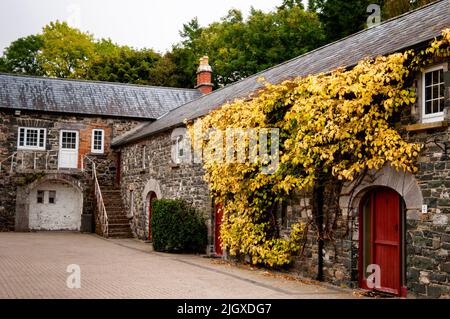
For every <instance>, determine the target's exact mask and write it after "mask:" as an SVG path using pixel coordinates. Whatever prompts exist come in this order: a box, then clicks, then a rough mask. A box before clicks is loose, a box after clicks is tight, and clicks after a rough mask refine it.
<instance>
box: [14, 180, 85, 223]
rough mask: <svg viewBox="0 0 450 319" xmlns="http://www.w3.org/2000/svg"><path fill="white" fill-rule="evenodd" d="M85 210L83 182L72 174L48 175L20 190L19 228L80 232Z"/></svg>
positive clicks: (17, 218)
mask: <svg viewBox="0 0 450 319" xmlns="http://www.w3.org/2000/svg"><path fill="white" fill-rule="evenodd" d="M82 213H83V188H82V184H81V182H80V181H78V180H76V179H74V178H72V177H70V176H68V175H64V174H51V175H46V176H44V177H42V178H40V179H38V180H36V181H34V182H32V183H30V184H28V185H25V186H21V187H18V189H17V198H16V227H15V228H16V231H30V230H37V231H80V229H81V222H82V221H81V220H82Z"/></svg>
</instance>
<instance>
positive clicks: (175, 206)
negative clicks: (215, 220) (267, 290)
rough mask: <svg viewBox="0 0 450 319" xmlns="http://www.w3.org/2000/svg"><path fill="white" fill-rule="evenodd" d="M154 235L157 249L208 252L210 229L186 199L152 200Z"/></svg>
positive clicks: (178, 251) (176, 251) (174, 251)
mask: <svg viewBox="0 0 450 319" xmlns="http://www.w3.org/2000/svg"><path fill="white" fill-rule="evenodd" d="M152 205H153V206H152V237H153V248H154V249H155V250H156V251H161V252H172V253H182V252H187V253H204V252H205V250H206V245H207V234H208V230H207V227H206V222H205V219H204V218H203V216H202V215H201V213H200V212H198V211H197V210H196V209H194V208H193V207H192V206H191V205H189V204H188V203H186V202H185V201H183V200H170V199H161V200H155V201H154V202H153V203H152Z"/></svg>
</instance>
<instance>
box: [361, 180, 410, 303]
mask: <svg viewBox="0 0 450 319" xmlns="http://www.w3.org/2000/svg"><path fill="white" fill-rule="evenodd" d="M401 202H402V199H401V197H400V195H399V194H397V193H396V192H395V191H393V190H390V189H387V188H383V189H379V190H376V191H374V192H372V193H371V194H369V196H368V197H367V198H366V200H365V201H364V202H363V205H362V208H361V214H360V215H361V223H360V224H361V228H360V234H361V238H360V252H361V253H360V256H361V258H360V273H361V274H362V276H360V278H362V280H361V282H360V284H361V287H362V288H366V289H368V285H367V277H368V275H370V274H367V273H366V271H367V267H368V266H369V265H377V266H379V269H380V279H381V280H380V286H381V287H375V288H374V290H379V291H382V292H387V293H392V294H395V295H404V294H405V292H406V289H405V288H402V286H403V278H402V277H403V271H402V269H403V268H402V267H403V262H402V237H403V236H402V216H403V214H402V207H401Z"/></svg>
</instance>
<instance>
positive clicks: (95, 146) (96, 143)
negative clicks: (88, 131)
mask: <svg viewBox="0 0 450 319" xmlns="http://www.w3.org/2000/svg"><path fill="white" fill-rule="evenodd" d="M104 136H105V132H104V131H103V130H93V131H92V153H97V154H103V152H104V148H105V145H104V144H105V141H104V140H105V138H104Z"/></svg>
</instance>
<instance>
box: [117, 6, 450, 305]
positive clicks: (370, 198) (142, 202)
mask: <svg viewBox="0 0 450 319" xmlns="http://www.w3.org/2000/svg"><path fill="white" fill-rule="evenodd" d="M449 12H450V2H449V1H448V0H442V1H436V2H434V3H432V4H430V5H427V6H424V7H422V8H420V9H418V10H415V11H412V12H410V13H407V14H404V15H402V16H399V17H397V18H394V19H391V20H388V21H386V22H383V23H382V24H381V25H379V26H376V27H373V28H370V29H367V30H364V31H361V32H359V33H356V34H354V35H352V36H349V37H347V38H344V39H342V40H340V41H337V42H335V43H332V44H329V45H327V46H324V47H322V48H319V49H317V50H314V51H312V52H309V53H307V54H304V55H302V56H300V57H298V58H295V59H293V60H290V61H288V62H286V63H284V64H281V65H279V66H275V67H273V68H271V69H268V70H266V71H263V72H261V73H259V74H257V75H254V76H251V77H249V78H246V79H244V80H242V81H239V82H237V83H234V84H232V85H229V86H227V87H224V88H221V89H220V90H216V91H214V92H212V93H209V94H206V95H204V96H201V97H199V98H198V99H195V100H193V101H191V102H188V103H186V104H184V105H182V106H180V107H178V108H175V109H173V110H172V111H170V112H168V113H167V114H166V115H164V116H162V117H161V118H160V119H158V120H157V121H155V122H152V123H145V124H140V125H139V126H138V127H137V128H136V129H134V130H132V131H130V132H128V133H127V134H125V135H123V136H120V137H118V138H116V139H114V140H113V142H112V145H113V147H114V148H115V149H117V151H118V152H120V154H121V179H120V184H121V190H122V197H123V202H124V205H125V207H126V211H127V213H128V215H129V217H130V218H131V220H132V224H131V225H132V230H133V232H134V234H135V235H136V236H137V237H139V238H141V239H151V229H150V221H151V201H152V200H153V199H154V198H184V199H186V200H188V201H190V202H191V203H192V204H193V205H195V206H196V207H198V208H199V209H201V210H202V211H203V212H204V214H205V217H207V219H208V224H209V229H210V231H209V232H210V241H209V243H210V245H209V251H208V252H209V253H210V254H217V255H220V254H221V253H222V252H221V249H220V238H219V234H218V229H219V226H220V214H221V212H220V209H216V208H215V207H216V206H215V203H214V201H213V200H212V199H211V198H210V196H209V194H208V185H207V184H206V183H205V182H204V181H203V179H202V177H203V170H202V166H201V164H186V163H179V162H177V160H176V158H177V156H178V155H179V152H180V145H181V144H180V141H181V139H182V138H183V136H184V131H185V129H184V128H185V123H186V122H190V121H194V120H195V119H198V118H201V117H202V116H204V115H206V114H208V113H209V112H210V111H211V110H214V109H216V108H219V107H220V106H221V105H223V104H225V103H226V102H230V101H233V100H234V99H236V98H251V95H252V93H254V92H256V91H257V90H258V89H260V88H261V86H262V84H261V83H259V82H258V81H257V79H258V78H259V77H264V78H265V79H266V80H267V81H269V82H271V83H280V82H281V81H283V80H285V79H288V78H292V77H298V76H307V75H309V74H318V73H322V72H324V73H326V72H330V71H332V70H334V69H336V68H338V67H342V66H344V67H352V66H354V65H355V64H356V63H357V62H358V61H360V60H361V59H363V58H366V57H374V56H378V55H388V54H390V53H394V52H401V51H403V50H406V49H410V48H415V49H420V48H422V47H425V46H427V45H428V44H429V43H430V41H432V40H433V39H434V38H435V37H438V36H440V34H441V31H442V30H443V29H445V28H448V27H449V26H450V15H449V14H448V13H449ZM202 63H203V64H202V66H201V67H200V68H199V79H201V80H202V82H210V76H211V69H210V68H209V67H208V66H206V60H203V62H202ZM199 84H200V85H201V84H204V83H199ZM207 87H210V86H207ZM416 89H417V95H418V99H417V103H416V105H415V106H414V107H412V108H411V110H410V112H408V114H405V115H404V116H403V118H402V120H401V122H399V123H398V126H397V127H398V129H399V130H400V131H401V132H402V134H403V135H404V136H405V138H407V139H408V140H410V141H420V142H422V143H424V144H425V149H424V151H423V152H422V154H421V157H420V163H419V165H420V170H419V172H418V173H417V174H416V175H412V174H409V173H399V172H396V171H395V170H393V169H391V168H390V167H389V166H387V167H385V168H383V169H382V170H381V171H373V172H371V174H370V175H369V176H367V177H366V179H364V180H363V181H362V182H361V183H360V184H358V185H356V186H355V185H346V186H345V187H344V190H343V191H342V193H341V195H340V196H339V199H338V203H337V204H336V205H338V206H339V207H340V210H341V212H342V215H341V217H340V220H339V221H338V225H339V227H340V228H339V229H338V233H340V236H337V238H336V240H334V241H329V242H327V243H326V245H325V249H324V252H323V253H324V255H325V258H324V271H325V280H327V281H329V282H332V283H335V284H337V285H347V286H350V287H362V288H367V285H366V279H367V276H368V274H367V272H366V269H367V266H368V265H369V264H377V265H379V266H380V267H381V268H382V269H388V270H387V271H384V272H383V274H384V275H383V276H382V279H381V288H379V290H381V291H384V292H388V293H392V294H395V295H399V296H405V295H406V294H407V292H408V293H412V294H415V295H419V296H425V297H449V296H450V276H449V272H450V262H449V257H448V252H449V247H450V225H449V222H448V217H449V215H450V196H449V192H450V189H449V187H450V160H449V158H448V149H449V145H450V142H449V136H450V130H449V129H448V122H449V120H450V111H449V110H450V99H449V96H450V72H449V60H448V59H446V60H440V61H435V63H433V64H430V65H429V66H427V68H426V69H425V70H424V71H423V72H420V73H418V74H417V75H416ZM204 93H208V91H207V90H206V91H205V92H204ZM174 152H175V153H177V155H176V156H173V155H172V154H173V153H174ZM330 200H333V199H330ZM310 210H311V207H310V196H308V194H303V195H302V194H300V195H299V196H298V197H295V198H293V199H292V200H291V204H290V205H289V207H285V208H284V209H282V210H281V212H280V225H281V226H283V232H284V233H289V230H290V225H292V223H294V222H297V221H298V220H305V221H307V220H308V218H310ZM218 216H219V217H218ZM375 226H376V227H375ZM310 237H311V236H310ZM312 239H314V238H312ZM317 255H318V254H317V246H316V243H315V241H314V240H310V241H308V243H307V245H306V247H305V253H304V254H303V255H302V256H300V257H299V258H298V260H296V263H295V264H296V265H295V271H298V272H300V273H301V274H302V275H306V276H311V277H313V276H315V275H316V274H317V267H318V266H317V265H318V259H317Z"/></svg>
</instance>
